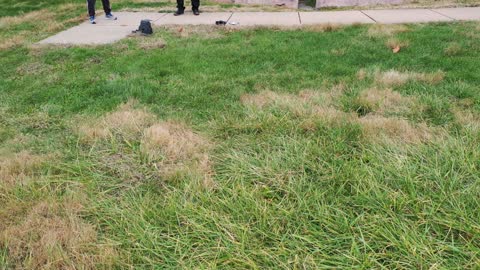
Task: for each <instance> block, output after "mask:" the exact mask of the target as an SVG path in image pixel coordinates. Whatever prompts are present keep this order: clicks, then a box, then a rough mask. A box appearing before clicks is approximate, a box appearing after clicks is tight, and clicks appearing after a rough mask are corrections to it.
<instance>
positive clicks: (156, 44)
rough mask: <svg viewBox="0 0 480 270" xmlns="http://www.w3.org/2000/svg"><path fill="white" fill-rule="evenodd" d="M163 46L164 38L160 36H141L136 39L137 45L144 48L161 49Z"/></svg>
mask: <svg viewBox="0 0 480 270" xmlns="http://www.w3.org/2000/svg"><path fill="white" fill-rule="evenodd" d="M165 46H167V44H166V43H165V40H163V39H160V38H152V37H141V38H140V39H139V41H138V47H139V48H140V49H144V50H153V49H163V48H165Z"/></svg>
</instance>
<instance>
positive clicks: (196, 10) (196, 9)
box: [192, 0, 200, 15]
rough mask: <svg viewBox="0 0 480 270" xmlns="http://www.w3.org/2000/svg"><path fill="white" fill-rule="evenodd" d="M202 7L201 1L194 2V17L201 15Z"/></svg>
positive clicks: (195, 0) (194, 0)
mask: <svg viewBox="0 0 480 270" xmlns="http://www.w3.org/2000/svg"><path fill="white" fill-rule="evenodd" d="M199 7H200V0H192V11H193V15H200V12H199V11H198V8H199Z"/></svg>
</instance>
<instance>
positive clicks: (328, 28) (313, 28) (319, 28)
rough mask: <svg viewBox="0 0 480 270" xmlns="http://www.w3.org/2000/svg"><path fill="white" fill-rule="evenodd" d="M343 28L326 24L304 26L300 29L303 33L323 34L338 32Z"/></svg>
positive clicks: (339, 25) (338, 25)
mask: <svg viewBox="0 0 480 270" xmlns="http://www.w3.org/2000/svg"><path fill="white" fill-rule="evenodd" d="M344 27H345V26H343V25H341V24H331V23H326V24H313V25H306V26H304V27H303V28H302V29H303V30H304V31H308V32H319V33H324V32H334V31H338V30H340V29H342V28H344Z"/></svg>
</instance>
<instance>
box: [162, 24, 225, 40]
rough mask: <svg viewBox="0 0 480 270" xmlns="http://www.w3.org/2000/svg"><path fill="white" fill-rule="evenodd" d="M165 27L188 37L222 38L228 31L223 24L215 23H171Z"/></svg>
mask: <svg viewBox="0 0 480 270" xmlns="http://www.w3.org/2000/svg"><path fill="white" fill-rule="evenodd" d="M163 29H165V30H167V31H169V32H170V33H172V34H173V35H175V36H177V37H182V38H188V37H192V36H195V37H199V38H202V39H215V38H221V37H224V36H225V31H228V30H226V29H225V27H223V26H215V25H171V26H170V25H169V26H163Z"/></svg>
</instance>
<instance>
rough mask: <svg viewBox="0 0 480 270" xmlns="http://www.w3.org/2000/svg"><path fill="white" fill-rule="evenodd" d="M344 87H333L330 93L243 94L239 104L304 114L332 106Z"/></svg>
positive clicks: (311, 91)
mask: <svg viewBox="0 0 480 270" xmlns="http://www.w3.org/2000/svg"><path fill="white" fill-rule="evenodd" d="M343 90H344V85H342V84H341V85H337V86H334V87H333V88H332V89H330V91H326V92H322V91H314V90H302V91H300V92H299V93H298V94H297V95H295V94H288V93H276V92H273V91H268V90H266V91H261V92H259V93H256V94H244V95H242V96H241V97H240V102H242V103H243V104H244V105H245V106H248V107H254V108H259V109H262V108H265V107H269V106H274V107H281V108H285V109H289V110H291V111H292V112H299V113H300V114H301V112H304V109H307V110H309V109H311V108H313V107H315V106H329V105H332V104H333V103H334V101H335V99H337V98H338V97H340V96H341V95H342V94H343Z"/></svg>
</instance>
